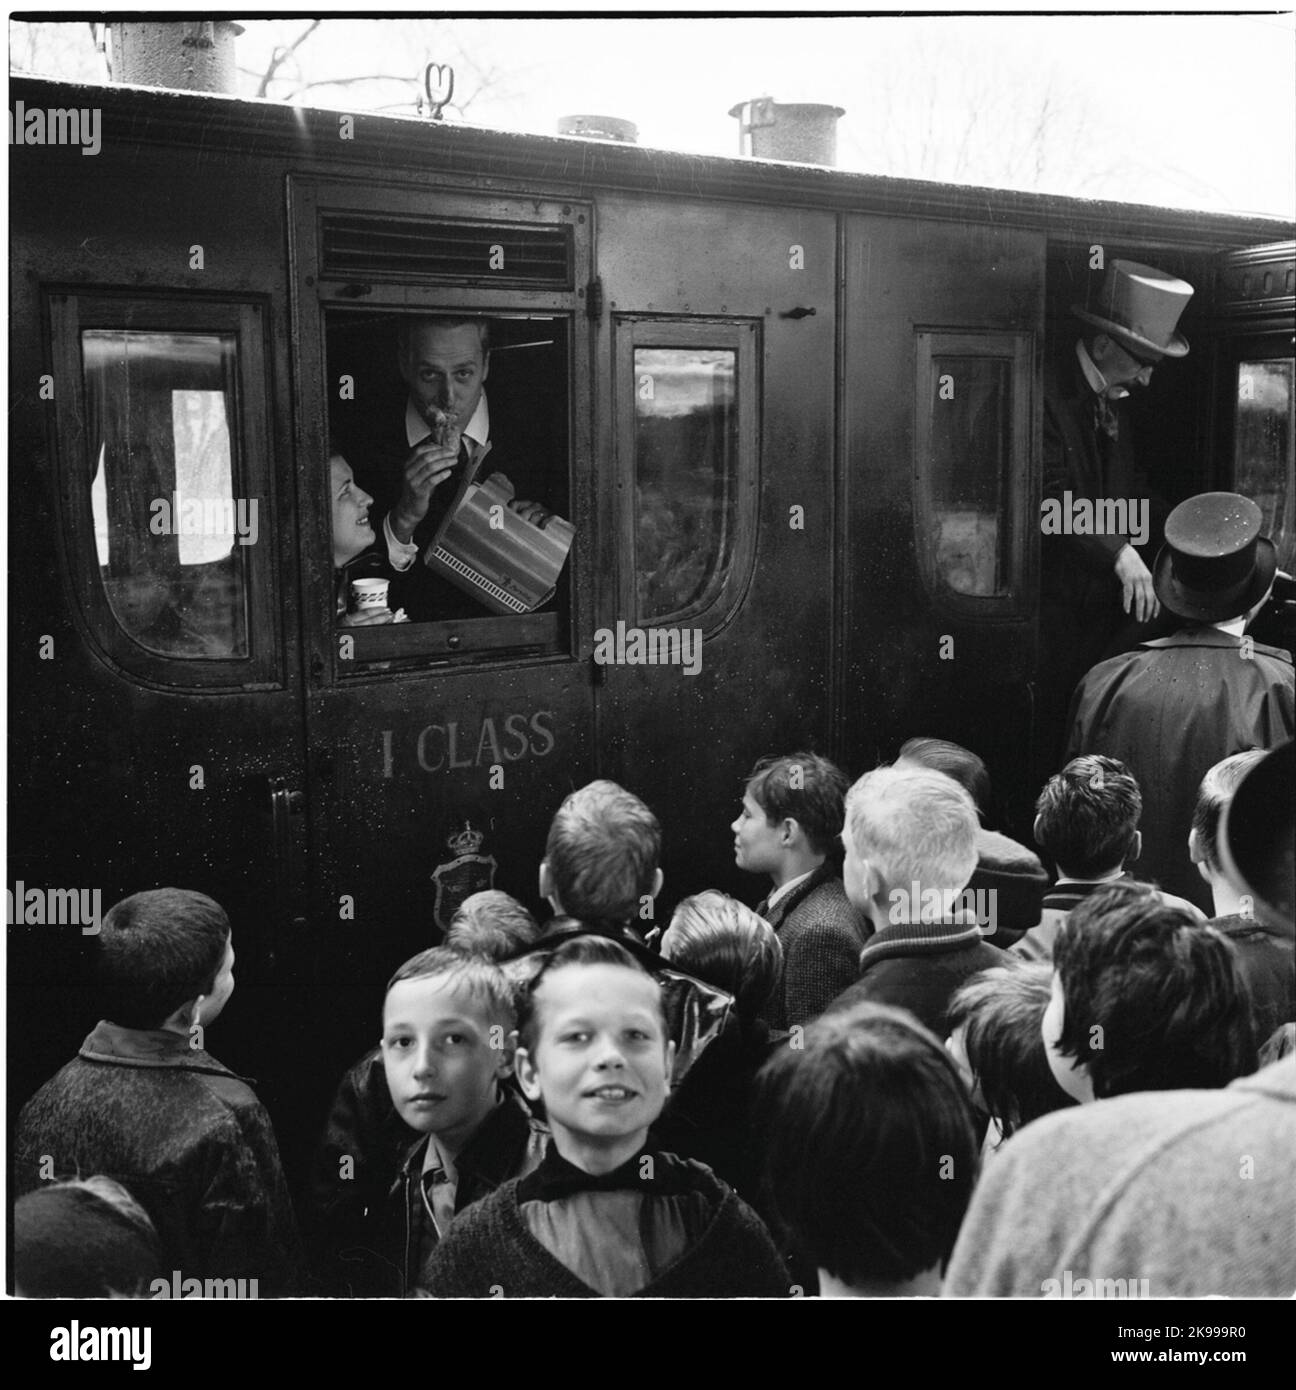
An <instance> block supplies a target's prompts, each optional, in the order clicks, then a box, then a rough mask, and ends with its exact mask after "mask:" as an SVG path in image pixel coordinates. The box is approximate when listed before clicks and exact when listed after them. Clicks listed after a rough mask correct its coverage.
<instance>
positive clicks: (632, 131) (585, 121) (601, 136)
mask: <svg viewBox="0 0 1296 1390" xmlns="http://www.w3.org/2000/svg"><path fill="white" fill-rule="evenodd" d="M558 134H559V135H579V136H580V137H581V138H582V139H584V140H609V141H612V142H614V143H616V144H621V145H637V144H638V143H639V127H638V126H637V125H635V123H634V122H633V121H627V120H623V119H622V117H620V116H560V117H559V118H558Z"/></svg>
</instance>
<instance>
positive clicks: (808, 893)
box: [730, 753, 870, 1029]
mask: <svg viewBox="0 0 1296 1390" xmlns="http://www.w3.org/2000/svg"><path fill="white" fill-rule="evenodd" d="M846 786H847V782H846V777H845V775H844V774H843V773H842V771H841V769H840V768H838V767H836V766H835V765H834V764H832V763H830V762H829V761H828V759H827V758H821V757H819V756H818V755H817V754H815V753H792V754H790V755H789V756H787V757H782V758H762V759H761V761H760V762H758V763H757V764H756V766H755V767H754V768H752V770H751V773H750V774H749V775H748V778H747V785H746V788H745V790H744V792H743V801H742V810H741V811H740V812H739V814H738V819H737V820H736V821H734V823H733V825H732V826H731V827H730V829H732V831H733V834H734V860H735V862H736V863H737V865H738V867H739V868H740V869H745V870H746V871H747V872H748V873H750V874H765V875H768V877H769V880H770V884H771V891H770V893H769V896H768V897H767V898H766V899H765V900H764V901H763V902H762V903H761V904H760V905H759V906H758V907H757V909H756V913H757V915H758V916H760V917H764V918H765V920H766V921H767V922H768V923H769V924H770V926H772V927H773V928H774V930H775V931H776V932H777V933H778V939H779V944H780V945H781V946H782V948H783V978H782V981H781V983H780V985H779V987H778V989H776V991H775V994H774V999H773V1001H772V1003H771V1005H770V1010H769V1024H770V1027H771V1028H775V1029H782V1028H792V1027H794V1026H796V1025H798V1024H804V1023H808V1022H809V1021H810V1020H811V1019H812V1018H816V1017H817V1016H818V1015H819V1014H821V1013H822V1012H823V1011H824V1009H825V1008H827V1006H828V1004H829V1003H830V1002H831V1001H832V1000H833V999H835V998H836V997H837V996H838V995H839V994H840V993H841V992H842V990H844V989H845V988H846V987H847V986H848V985H851V984H853V983H854V982H855V980H856V979H857V978H858V976H859V958H860V951H861V950H862V949H863V946H864V943H865V941H866V940H867V939H868V936H869V933H870V928H869V925H868V923H867V922H866V921H864V920H863V919H862V918H861V916H860V915H859V914H858V913H857V912H856V911H855V909H854V908H853V907H852V906H851V904H850V903H849V902H848V901H847V900H846V890H845V889H844V888H843V886H842V881H841V877H840V876H839V875H838V873H837V872H836V870H835V868H834V867H833V866H832V864H831V863H830V862H829V853H830V851H831V850H832V848H833V843H834V841H835V840H836V839H837V837H838V836H839V835H840V834H841V829H842V818H843V814H844V807H845V797H846Z"/></svg>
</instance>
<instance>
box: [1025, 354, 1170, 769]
mask: <svg viewBox="0 0 1296 1390" xmlns="http://www.w3.org/2000/svg"><path fill="white" fill-rule="evenodd" d="M1097 400H1098V398H1097V396H1096V395H1095V393H1094V392H1093V390H1092V389H1091V387H1090V386H1089V383H1088V382H1087V381H1086V380H1085V375H1084V372H1083V371H1082V370H1081V367H1080V363H1079V361H1078V360H1077V358H1076V352H1075V340H1074V338H1070V339H1068V340H1067V342H1066V345H1065V349H1064V350H1063V351H1062V352H1060V353H1059V354H1057V355H1055V356H1053V357H1052V358H1050V360H1049V361H1047V362H1046V364H1045V370H1044V477H1043V497H1044V499H1045V500H1046V501H1047V500H1049V499H1053V498H1056V499H1057V500H1058V501H1059V502H1063V501H1064V499H1063V494H1064V493H1065V492H1068V491H1069V492H1070V493H1071V496H1072V498H1073V499H1074V498H1080V497H1088V498H1092V499H1098V498H1112V499H1119V498H1129V499H1132V500H1138V499H1141V498H1148V499H1149V501H1150V504H1151V505H1150V507H1149V521H1150V525H1149V532H1148V538H1147V544H1146V545H1145V546H1143V547H1140V548H1139V553H1140V555H1141V556H1142V559H1143V562H1144V564H1146V565H1147V567H1148V569H1149V570H1150V569H1151V568H1152V566H1153V562H1154V561H1155V558H1156V552H1157V548H1158V546H1159V543H1160V537H1161V529H1162V526H1163V524H1164V520H1165V507H1164V504H1163V503H1162V502H1160V500H1159V499H1156V498H1153V497H1151V495H1150V489H1149V486H1148V481H1147V478H1146V476H1145V474H1144V473H1143V471H1142V470H1141V469H1140V467H1139V466H1138V463H1137V461H1136V459H1135V455H1134V447H1133V440H1132V438H1131V429H1130V421H1129V418H1128V415H1127V412H1126V411H1125V410H1124V409H1123V408H1122V405H1121V404H1120V403H1116V404H1114V405H1113V406H1112V409H1113V410H1114V411H1115V414H1116V418H1117V421H1118V423H1119V432H1118V436H1117V439H1116V440H1115V441H1111V440H1109V439H1108V438H1107V437H1106V435H1104V434H1103V433H1102V432H1101V430H1100V428H1099V425H1098V417H1097V413H1096V411H1097ZM1065 515H1067V513H1066V512H1065V511H1064V516H1065ZM1129 541H1130V537H1128V536H1117V535H1107V536H1076V535H1043V534H1041V536H1040V638H1041V672H1040V676H1041V686H1042V689H1041V694H1040V704H1039V715H1038V718H1039V721H1040V729H1039V731H1038V735H1037V736H1038V738H1039V741H1040V749H1041V752H1042V754H1043V757H1044V762H1043V764H1042V765H1041V766H1040V768H1039V769H1038V772H1039V774H1040V775H1041V776H1046V775H1048V774H1049V773H1051V772H1054V771H1056V765H1055V757H1056V754H1057V753H1058V751H1059V747H1058V745H1060V744H1061V742H1062V737H1063V723H1062V721H1063V720H1064V718H1065V716H1066V710H1067V702H1068V700H1069V699H1070V696H1071V692H1072V690H1074V688H1075V685H1076V682H1077V681H1078V680H1079V679H1080V678H1081V676H1083V675H1084V673H1085V672H1086V671H1087V670H1089V668H1090V667H1091V666H1093V665H1095V664H1096V663H1097V662H1099V661H1101V660H1102V659H1103V658H1104V657H1106V656H1109V655H1111V654H1112V652H1113V651H1119V650H1121V649H1122V648H1124V647H1126V646H1131V645H1133V643H1134V642H1136V641H1138V640H1140V639H1142V638H1146V637H1156V636H1160V635H1161V634H1162V633H1163V632H1165V631H1166V630H1167V626H1166V625H1164V624H1158V626H1157V627H1156V628H1151V629H1150V628H1146V627H1143V628H1140V627H1138V625H1137V624H1136V623H1135V622H1134V621H1133V620H1132V619H1130V618H1127V617H1126V615H1125V613H1124V611H1123V609H1122V606H1121V586H1120V583H1119V581H1118V580H1117V578H1116V575H1115V571H1114V569H1113V566H1114V564H1115V561H1116V556H1117V555H1118V554H1119V553H1120V551H1121V550H1122V549H1123V548H1124V546H1125V545H1126V544H1127V542H1129Z"/></svg>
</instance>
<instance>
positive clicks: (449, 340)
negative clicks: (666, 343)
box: [320, 309, 578, 669]
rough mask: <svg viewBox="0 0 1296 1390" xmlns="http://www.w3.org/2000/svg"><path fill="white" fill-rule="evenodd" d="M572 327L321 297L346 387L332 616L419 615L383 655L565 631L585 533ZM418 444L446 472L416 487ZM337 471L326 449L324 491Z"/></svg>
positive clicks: (336, 372) (338, 377)
mask: <svg viewBox="0 0 1296 1390" xmlns="http://www.w3.org/2000/svg"><path fill="white" fill-rule="evenodd" d="M568 337H569V323H568V320H567V319H566V318H565V317H562V316H558V315H536V314H532V315H499V316H489V317H488V316H486V315H484V314H480V313H479V314H475V315H470V314H464V313H458V314H453V313H432V312H427V313H419V314H410V313H404V314H402V313H400V312H397V311H390V310H380V311H374V310H369V309H365V310H360V311H356V310H334V309H329V310H326V311H325V340H326V352H327V365H326V376H327V379H328V380H329V381H330V382H341V383H344V385H345V389H342V390H335V391H333V392H332V393H331V395H332V397H333V400H332V404H331V409H330V420H329V426H330V436H331V448H332V451H333V452H334V453H335V454H336V455H338V456H340V458H341V459H343V460H345V468H342V467H341V465H337V464H335V465H334V467H335V468H337V469H339V470H340V471H341V476H342V479H343V490H342V492H341V493H337V494H335V495H333V496H332V504H331V506H330V528H331V530H330V537H329V539H330V545H331V549H332V560H333V573H334V576H335V583H336V596H335V602H336V610H337V619H338V622H339V624H341V625H342V626H344V627H348V628H351V627H354V628H356V629H357V630H359V629H364V628H367V629H368V633H369V634H377V633H379V632H381V631H382V630H384V629H388V628H390V627H391V623H392V619H393V618H394V619H395V620H396V622H397V623H398V624H404V623H408V624H409V625H410V628H409V629H406V630H404V631H402V632H399V633H395V632H393V633H391V641H392V642H395V643H397V644H398V646H397V647H396V648H394V649H392V650H388V649H387V648H386V647H384V648H383V649H382V651H381V653H380V652H379V650H378V649H377V648H374V655H379V654H381V655H383V656H384V657H390V656H392V655H393V654H395V655H397V656H401V655H414V654H415V653H417V652H419V651H422V652H427V651H433V652H440V651H442V650H444V649H445V648H446V646H447V643H449V644H450V646H451V648H452V649H463V650H468V649H475V650H479V651H480V650H485V649H489V648H500V649H507V648H516V647H517V646H518V645H519V644H523V645H525V644H527V643H529V642H538V641H541V640H545V641H548V642H551V643H556V642H557V638H558V631H559V620H560V615H565V613H566V611H568V610H569V607H570V604H569V597H568V595H569V588H570V584H569V577H570V574H571V570H572V563H573V552H574V549H575V546H576V545H577V544H578V542H577V540H576V533H575V528H574V527H573V525H572V524H571V522H570V521H569V517H570V515H571V507H570V499H569V491H568V452H569V451H568V422H569V413H570V405H569V399H568V377H569V364H568V351H569V347H568ZM420 458H421V459H423V460H424V461H425V462H426V464H427V470H428V471H429V472H428V476H430V477H433V478H436V479H437V481H435V483H434V484H433V485H432V487H431V489H430V490H429V489H428V487H427V486H426V484H424V485H423V487H422V491H421V493H420V491H419V489H418V479H413V480H412V481H411V480H410V479H409V477H408V465H409V464H410V462H411V460H414V461H415V463H416V465H417V462H418V460H419V459H420ZM438 470H439V476H438ZM330 473H331V470H330V469H329V468H328V467H327V466H326V463H325V461H323V460H321V468H320V487H321V489H323V488H324V487H325V485H326V483H327V484H330V485H331V483H332V478H331V476H330ZM348 474H349V476H350V477H352V478H353V479H354V483H353V485H351V486H350V488H349V490H348V488H347V485H346V478H347V476H348ZM384 523H386V525H384ZM358 580H363V581H367V582H365V583H363V584H361V585H360V587H359V588H357V587H356V581H358ZM374 580H377V581H378V585H377V590H376V593H375V586H374V584H373V581H374ZM384 586H385V592H386V606H385V607H384V605H383V600H382V597H381V595H382V593H383V591H384ZM388 615H390V616H388ZM501 620H506V621H503V622H501ZM452 623H453V624H454V625H455V626H454V627H453V628H451V627H449V626H448V624H452ZM412 629H417V631H414V630H412ZM389 645H390V644H389ZM372 646H373V643H372V641H370V642H369V643H368V645H367V646H365V647H364V648H363V652H364V657H365V658H366V659H367V658H368V656H369V648H370V647H372ZM353 666H354V663H353ZM348 669H351V668H348Z"/></svg>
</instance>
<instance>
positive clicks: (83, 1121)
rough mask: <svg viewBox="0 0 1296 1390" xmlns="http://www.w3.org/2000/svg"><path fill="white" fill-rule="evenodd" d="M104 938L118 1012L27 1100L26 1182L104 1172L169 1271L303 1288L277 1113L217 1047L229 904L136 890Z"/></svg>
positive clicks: (20, 1144)
mask: <svg viewBox="0 0 1296 1390" xmlns="http://www.w3.org/2000/svg"><path fill="white" fill-rule="evenodd" d="M97 949H98V953H99V973H100V979H101V983H102V986H103V988H104V994H105V1006H104V1018H103V1019H101V1020H100V1022H99V1023H97V1024H96V1025H95V1028H94V1031H93V1032H92V1033H91V1034H90V1036H89V1037H88V1038H86V1040H85V1042H84V1043H82V1045H81V1051H80V1053H79V1054H78V1056H77V1057H75V1058H74V1059H73V1060H72V1061H71V1062H69V1063H68V1064H67V1066H65V1067H64V1068H63V1069H62V1071H60V1072H59V1073H58V1075H57V1076H55V1077H54V1078H53V1079H52V1080H50V1081H47V1082H46V1083H45V1085H44V1086H42V1087H41V1089H40V1090H39V1091H38V1092H37V1093H36V1094H35V1095H34V1096H33V1097H32V1099H31V1100H30V1101H28V1103H27V1105H26V1106H25V1107H24V1108H23V1112H22V1114H21V1116H20V1117H19V1121H18V1134H17V1140H16V1153H17V1162H16V1173H17V1190H18V1193H19V1195H21V1194H22V1193H24V1192H31V1191H33V1190H34V1189H35V1188H37V1187H38V1186H40V1184H41V1182H42V1181H48V1180H50V1179H55V1180H58V1179H67V1178H76V1177H78V1176H80V1175H82V1174H90V1173H95V1174H102V1175H103V1176H105V1177H108V1178H112V1179H113V1180H115V1181H116V1182H119V1183H121V1184H122V1185H123V1186H124V1187H125V1188H126V1189H127V1190H128V1191H129V1192H130V1193H131V1195H132V1196H133V1197H134V1198H135V1199H136V1200H137V1201H138V1202H139V1204H140V1205H141V1206H142V1207H143V1208H144V1210H145V1211H146V1212H147V1213H148V1216H149V1218H150V1219H151V1220H152V1222H153V1224H154V1226H155V1227H156V1228H157V1233H158V1239H159V1244H160V1247H161V1255H162V1267H163V1269H164V1270H174V1271H176V1272H178V1274H179V1275H180V1277H181V1278H184V1279H189V1278H195V1279H203V1280H205V1279H209V1278H212V1279H255V1280H256V1281H257V1284H258V1287H259V1292H260V1294H261V1296H263V1297H265V1296H274V1295H276V1294H282V1293H284V1292H286V1291H288V1290H289V1288H290V1286H291V1285H292V1284H293V1282H294V1280H295V1277H296V1274H297V1266H298V1258H299V1252H298V1241H297V1227H296V1222H295V1220H294V1218H293V1211H292V1206H291V1204H290V1202H289V1198H288V1189H287V1186H286V1184H285V1182H284V1175H283V1170H282V1168H281V1166H280V1163H279V1148H278V1145H277V1144H276V1143H275V1136H274V1130H273V1129H272V1128H271V1125H270V1117H269V1115H267V1114H266V1111H265V1108H264V1107H263V1106H262V1104H261V1102H260V1101H259V1100H257V1098H256V1096H255V1095H254V1094H253V1092H252V1089H251V1087H250V1086H249V1085H248V1084H247V1082H245V1081H244V1080H242V1079H241V1078H240V1077H238V1076H235V1075H234V1073H233V1072H232V1071H230V1070H229V1069H228V1068H227V1067H224V1066H222V1065H221V1063H220V1062H218V1061H217V1060H216V1059H215V1058H214V1057H213V1056H212V1055H211V1054H210V1053H209V1052H207V1051H206V1050H205V1046H204V1043H205V1034H206V1030H207V1029H209V1028H210V1027H211V1025H212V1024H213V1023H215V1022H216V1020H217V1018H218V1017H219V1016H220V1013H221V1010H222V1009H224V1007H225V1005H226V1004H227V1003H228V1002H229V998H230V996H231V995H232V994H233V993H234V942H233V938H232V935H231V932H230V924H229V918H228V917H227V916H226V915H225V911H224V909H223V908H222V907H221V906H220V904H219V903H216V902H214V901H213V900H212V899H211V898H209V897H207V896H206V895H205V894H203V893H193V892H189V891H187V890H185V889H180V888H157V889H153V890H151V891H149V892H146V893H135V894H133V895H132V896H131V897H129V898H123V899H122V901H121V902H119V903H117V904H116V905H115V906H114V907H113V908H111V909H110V910H109V912H108V914H107V916H106V917H105V918H104V921H103V929H102V931H101V932H100V934H99V937H98V947H97ZM49 1160H52V1164H50V1162H49ZM51 1166H52V1169H53V1171H52V1172H51V1171H50V1167H51Z"/></svg>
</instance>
